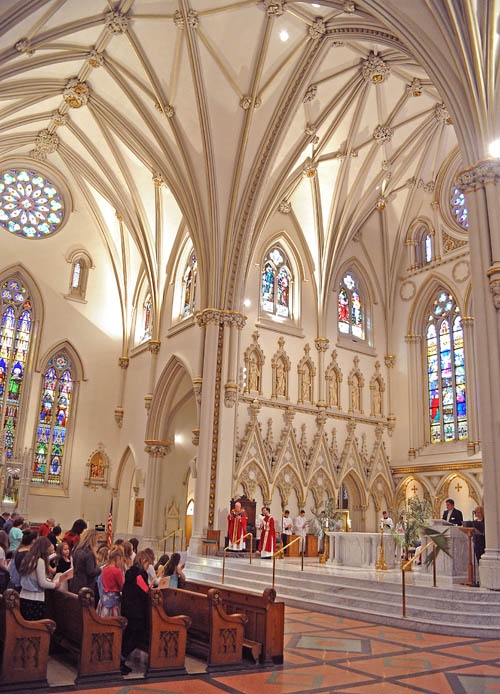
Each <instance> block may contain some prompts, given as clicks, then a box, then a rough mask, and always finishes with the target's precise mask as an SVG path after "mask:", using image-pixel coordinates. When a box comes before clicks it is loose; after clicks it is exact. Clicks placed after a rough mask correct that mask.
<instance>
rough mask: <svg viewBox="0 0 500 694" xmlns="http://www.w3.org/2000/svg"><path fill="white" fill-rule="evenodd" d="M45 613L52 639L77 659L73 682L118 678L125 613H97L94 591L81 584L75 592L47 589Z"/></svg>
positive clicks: (120, 677) (119, 677)
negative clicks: (51, 622)
mask: <svg viewBox="0 0 500 694" xmlns="http://www.w3.org/2000/svg"><path fill="white" fill-rule="evenodd" d="M46 599H47V607H48V613H49V614H50V617H51V618H52V619H53V620H54V621H55V623H56V630H55V632H54V634H53V637H52V641H53V644H56V645H57V646H59V647H60V648H62V649H63V650H64V651H67V652H69V653H70V654H71V655H72V656H73V657H74V659H76V662H77V671H78V674H77V678H76V681H75V684H80V683H82V682H85V683H88V682H96V683H99V682H103V681H105V680H108V679H118V680H121V679H122V676H121V674H120V653H121V648H122V635H123V630H124V629H125V627H126V626H127V620H126V619H125V617H106V618H104V617H99V615H98V614H97V612H96V611H95V609H94V605H95V601H94V593H93V592H92V590H91V589H90V588H81V590H80V592H79V593H78V595H75V594H74V593H69V592H66V591H62V590H51V591H47V594H46Z"/></svg>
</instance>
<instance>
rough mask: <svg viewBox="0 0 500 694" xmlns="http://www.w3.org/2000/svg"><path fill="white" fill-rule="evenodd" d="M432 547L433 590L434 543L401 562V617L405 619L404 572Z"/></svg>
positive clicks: (433, 574)
mask: <svg viewBox="0 0 500 694" xmlns="http://www.w3.org/2000/svg"><path fill="white" fill-rule="evenodd" d="M431 546H432V576H433V579H434V586H433V587H434V588H437V581H436V543H435V542H434V541H433V540H431V541H430V542H428V543H427V544H426V545H425V547H420V549H419V551H418V552H415V556H414V557H412V558H411V559H404V560H403V561H402V562H401V598H402V602H403V617H404V618H406V572H407V571H408V570H409V567H411V565H412V564H413V562H414V561H416V560H417V559H418V558H419V557H421V556H422V554H423V553H424V552H425V550H426V549H428V548H429V547H431Z"/></svg>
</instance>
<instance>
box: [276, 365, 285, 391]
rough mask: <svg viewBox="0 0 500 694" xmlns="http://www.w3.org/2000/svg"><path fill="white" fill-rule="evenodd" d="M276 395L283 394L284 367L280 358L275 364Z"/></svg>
mask: <svg viewBox="0 0 500 694" xmlns="http://www.w3.org/2000/svg"><path fill="white" fill-rule="evenodd" d="M276 395H285V367H284V366H283V362H282V361H281V360H280V361H279V362H278V363H277V364H276Z"/></svg>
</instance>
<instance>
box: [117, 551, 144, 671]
mask: <svg viewBox="0 0 500 694" xmlns="http://www.w3.org/2000/svg"><path fill="white" fill-rule="evenodd" d="M149 563H150V562H149V556H148V554H147V553H146V552H144V551H140V552H137V556H136V558H135V560H134V563H133V564H132V566H131V567H130V569H127V572H126V573H125V582H124V584H123V590H122V615H123V616H124V617H126V618H127V619H128V623H127V626H126V627H125V631H124V632H123V639H122V654H121V658H120V660H121V665H120V670H121V673H122V674H123V675H128V673H129V672H131V671H132V670H131V668H129V667H128V666H127V665H126V664H125V661H126V660H127V658H128V656H129V655H130V654H131V653H132V651H133V650H134V648H139V647H141V646H142V645H143V644H146V643H147V641H148V628H147V627H148V613H149V609H148V593H149V585H148V567H149Z"/></svg>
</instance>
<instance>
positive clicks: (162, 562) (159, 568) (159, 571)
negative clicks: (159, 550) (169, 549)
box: [155, 554, 170, 578]
mask: <svg viewBox="0 0 500 694" xmlns="http://www.w3.org/2000/svg"><path fill="white" fill-rule="evenodd" d="M169 559H170V557H169V556H168V554H162V555H161V557H160V558H159V559H158V561H157V562H156V564H155V572H156V575H157V577H159V578H161V577H162V576H163V570H164V569H165V567H166V565H167V564H168V560H169Z"/></svg>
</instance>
